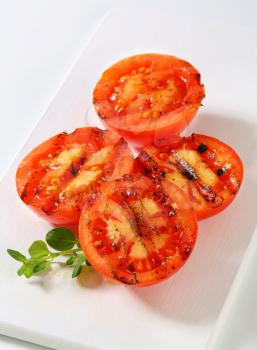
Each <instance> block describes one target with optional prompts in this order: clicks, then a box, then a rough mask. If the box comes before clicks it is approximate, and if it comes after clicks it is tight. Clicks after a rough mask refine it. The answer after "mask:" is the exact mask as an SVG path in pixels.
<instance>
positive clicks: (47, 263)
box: [33, 260, 51, 273]
mask: <svg viewBox="0 0 257 350" xmlns="http://www.w3.org/2000/svg"><path fill="white" fill-rule="evenodd" d="M50 265H51V261H47V260H44V261H41V262H39V263H38V264H37V265H36V266H34V268H33V273H39V272H43V271H45V270H46V269H47V268H48V267H49V266H50Z"/></svg>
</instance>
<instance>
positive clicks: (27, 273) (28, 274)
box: [23, 265, 34, 278]
mask: <svg viewBox="0 0 257 350" xmlns="http://www.w3.org/2000/svg"><path fill="white" fill-rule="evenodd" d="M33 269H34V266H33V265H25V269H24V272H23V273H24V275H25V277H26V278H30V277H31V276H32V275H33Z"/></svg>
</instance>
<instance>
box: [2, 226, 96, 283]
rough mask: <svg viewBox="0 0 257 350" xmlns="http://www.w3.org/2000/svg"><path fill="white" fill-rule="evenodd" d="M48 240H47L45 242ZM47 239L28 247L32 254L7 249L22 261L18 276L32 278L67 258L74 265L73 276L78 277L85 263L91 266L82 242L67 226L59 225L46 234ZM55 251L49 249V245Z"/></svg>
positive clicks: (14, 257) (12, 255)
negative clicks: (26, 254) (84, 252)
mask: <svg viewBox="0 0 257 350" xmlns="http://www.w3.org/2000/svg"><path fill="white" fill-rule="evenodd" d="M45 241H46V242H45ZM45 241H43V240H38V241H34V242H33V243H32V244H31V246H30V247H29V249H28V253H29V255H30V257H29V258H26V256H25V255H23V254H22V253H20V252H18V251H17V250H13V249H7V253H8V254H9V255H10V256H11V257H12V258H13V259H15V260H17V261H19V262H21V263H22V265H21V266H20V268H19V269H18V271H17V274H18V276H23V275H24V276H25V277H26V278H30V277H31V276H33V275H38V274H39V273H42V272H44V271H46V270H47V269H49V267H50V265H51V264H53V263H57V262H61V261H60V259H59V260H58V258H62V260H63V257H65V258H67V260H66V261H65V262H66V265H69V266H72V267H73V271H72V278H74V277H77V276H78V275H79V274H80V272H81V270H82V266H83V265H87V266H91V265H90V263H89V261H88V260H87V259H86V257H85V255H84V254H83V251H82V249H81V246H80V243H79V241H78V239H77V238H76V236H75V235H74V233H73V232H72V231H71V230H70V229H68V228H66V227H58V228H54V229H53V230H51V231H49V232H48V233H47V234H46V237H45ZM48 246H49V247H51V248H53V249H54V250H55V251H51V250H49V247H48Z"/></svg>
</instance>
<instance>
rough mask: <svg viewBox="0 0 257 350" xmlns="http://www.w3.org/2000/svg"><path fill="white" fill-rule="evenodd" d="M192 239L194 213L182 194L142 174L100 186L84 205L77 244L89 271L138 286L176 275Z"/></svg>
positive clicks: (194, 226)
mask: <svg viewBox="0 0 257 350" xmlns="http://www.w3.org/2000/svg"><path fill="white" fill-rule="evenodd" d="M196 235H197V221H196V216H195V212H194V210H193V209H192V206H191V203H190V201H189V200H188V199H187V197H186V195H185V193H184V192H183V191H182V190H181V189H179V188H178V187H177V186H175V185H173V184H171V183H170V182H169V181H166V180H164V181H157V182H154V181H152V180H151V179H150V178H147V177H145V176H143V175H142V174H137V175H125V176H123V177H122V178H121V179H119V180H116V181H110V182H107V183H103V184H102V185H101V186H100V187H99V188H98V190H97V191H96V192H95V193H93V194H92V196H91V197H90V198H88V200H87V201H86V202H85V205H84V207H83V209H82V213H81V217H80V222H79V238H80V243H81V246H82V249H83V250H84V253H85V255H86V257H87V259H88V260H89V261H90V263H91V264H92V265H93V267H94V268H95V269H96V270H97V271H99V272H100V273H102V274H103V275H104V276H106V277H108V278H111V279H114V280H117V281H120V282H122V283H125V284H129V285H137V286H146V285H151V284H155V283H158V282H160V281H162V280H164V279H166V278H168V277H169V276H171V275H172V274H174V273H175V272H176V271H178V269H179V268H180V267H181V266H182V265H183V264H184V262H185V261H186V260H187V258H188V257H189V255H190V254H191V252H192V249H193V247H194V244H195V241H196Z"/></svg>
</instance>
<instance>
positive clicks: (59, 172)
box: [16, 128, 134, 224]
mask: <svg viewBox="0 0 257 350" xmlns="http://www.w3.org/2000/svg"><path fill="white" fill-rule="evenodd" d="M133 162H134V160H133V156H132V154H131V151H130V150H129V148H128V145H127V143H126V142H125V141H124V140H123V139H122V138H120V137H119V136H118V135H117V134H114V133H112V132H111V131H103V130H100V129H97V128H80V129H76V130H75V131H74V132H73V133H71V134H66V133H61V134H59V135H56V136H54V137H52V138H50V139H49V140H47V141H45V142H44V143H42V144H41V145H39V146H38V147H36V148H35V149H34V150H32V151H31V152H30V153H29V154H28V155H27V156H26V157H25V158H24V159H23V161H22V162H21V164H20V165H19V167H18V170H17V173H16V185H17V191H18V194H19V196H20V198H21V199H22V200H23V202H25V203H26V204H27V205H29V206H30V207H31V208H32V209H34V210H35V211H36V212H37V213H38V214H39V215H41V216H43V217H44V218H46V219H47V220H49V221H50V222H52V223H54V224H77V223H78V221H79V215H80V210H81V205H82V203H83V201H84V198H85V196H86V195H87V194H88V193H89V192H90V191H92V189H93V188H94V187H95V186H97V185H98V184H99V183H101V182H102V181H107V180H112V179H115V178H119V177H120V176H122V175H124V174H127V173H129V172H130V171H131V169H132V167H133Z"/></svg>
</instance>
